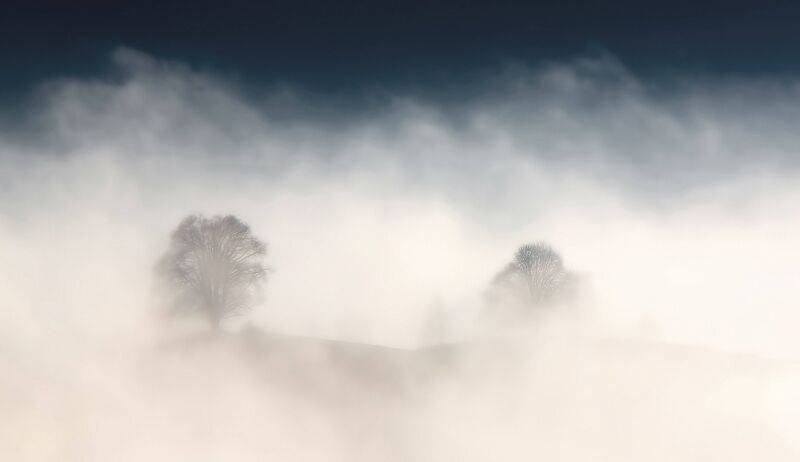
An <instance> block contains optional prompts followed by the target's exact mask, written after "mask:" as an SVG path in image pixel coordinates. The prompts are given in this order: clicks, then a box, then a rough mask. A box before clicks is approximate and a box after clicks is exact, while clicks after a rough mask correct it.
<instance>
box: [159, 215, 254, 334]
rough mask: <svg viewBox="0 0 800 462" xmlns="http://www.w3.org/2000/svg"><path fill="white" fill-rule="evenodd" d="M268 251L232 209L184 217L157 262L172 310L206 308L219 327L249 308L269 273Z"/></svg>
mask: <svg viewBox="0 0 800 462" xmlns="http://www.w3.org/2000/svg"><path fill="white" fill-rule="evenodd" d="M266 252H267V247H266V245H265V244H264V243H263V242H261V241H260V240H259V239H258V238H256V237H255V236H253V235H252V233H251V231H250V227H249V226H247V225H246V224H245V223H243V222H242V221H240V220H239V219H238V218H236V217H234V216H233V215H226V216H215V217H212V218H205V217H203V216H201V215H190V216H188V217H186V218H184V219H183V221H181V223H180V224H179V225H178V227H177V228H176V229H175V231H173V232H172V235H171V238H170V246H169V249H168V250H167V252H166V253H165V254H164V256H163V257H161V259H160V260H159V262H158V265H157V267H156V270H157V276H158V278H159V280H160V281H161V283H162V286H163V287H164V289H165V290H166V293H167V294H168V295H169V298H168V309H169V311H170V312H171V313H176V314H177V313H191V312H197V313H201V314H202V315H204V316H205V317H206V318H207V319H208V321H209V323H210V324H211V326H212V327H213V328H214V329H215V330H216V329H219V327H220V322H221V321H222V320H223V319H225V318H228V317H231V316H237V315H241V314H243V313H245V312H247V311H248V310H249V309H250V308H252V306H253V303H254V301H255V296H256V294H257V293H258V291H259V289H260V287H261V285H262V284H263V282H264V280H265V279H266V274H267V267H266V266H264V264H263V263H262V260H263V258H264V256H265V255H266Z"/></svg>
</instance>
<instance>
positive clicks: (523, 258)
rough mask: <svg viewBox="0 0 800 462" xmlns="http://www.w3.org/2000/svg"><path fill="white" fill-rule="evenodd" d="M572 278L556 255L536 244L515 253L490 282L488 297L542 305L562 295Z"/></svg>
mask: <svg viewBox="0 0 800 462" xmlns="http://www.w3.org/2000/svg"><path fill="white" fill-rule="evenodd" d="M573 279H574V277H573V276H572V275H571V274H570V273H569V272H568V271H567V270H566V269H565V268H564V261H563V260H562V259H561V256H560V255H559V254H558V252H556V251H555V250H553V248H552V247H550V246H549V245H548V244H545V243H543V242H535V243H531V244H526V245H523V246H522V247H520V248H519V250H517V253H516V254H514V259H513V260H512V261H511V263H509V264H508V265H507V266H506V267H505V268H504V269H503V270H502V271H500V272H499V273H498V274H497V275H496V276H495V277H494V279H493V280H492V286H491V288H490V292H489V294H490V296H491V298H492V299H493V301H495V302H504V303H508V302H511V303H514V304H519V305H523V306H529V307H537V306H543V305H547V304H550V303H553V302H556V301H558V299H559V297H560V296H562V295H565V294H566V290H567V289H568V288H570V287H571V285H572V280H573Z"/></svg>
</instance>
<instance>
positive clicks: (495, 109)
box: [0, 48, 800, 461]
mask: <svg viewBox="0 0 800 462" xmlns="http://www.w3.org/2000/svg"><path fill="white" fill-rule="evenodd" d="M110 59H111V61H112V63H113V71H112V72H111V73H110V74H104V75H98V76H96V77H94V78H86V79H53V80H52V81H49V82H48V83H46V84H45V85H43V86H41V87H40V88H39V89H38V91H37V92H36V94H35V96H34V97H32V98H31V99H30V101H28V102H27V104H26V105H25V107H24V108H10V109H7V111H9V114H10V115H9V116H7V117H4V118H3V120H4V121H6V122H5V125H4V127H3V129H2V132H0V158H1V159H2V161H3V164H2V169H1V170H0V306H2V310H0V420H2V421H3V422H5V423H6V425H4V426H2V428H0V458H3V459H9V460H82V461H83V460H108V459H109V458H113V459H115V460H176V459H192V460H264V458H265V457H266V458H275V459H278V460H453V459H458V460H487V459H490V460H530V459H531V458H537V457H538V458H546V459H557V460H567V461H573V460H574V461H579V460H587V459H593V460H615V461H616V460H642V459H643V458H650V459H652V458H655V459H658V458H661V459H663V460H703V461H706V460H726V461H737V460H741V461H745V460H752V459H753V458H756V457H761V458H767V459H769V460H796V457H797V453H798V451H800V448H798V447H797V442H798V441H800V439H798V435H797V433H796V432H797V430H796V428H797V423H798V415H800V414H798V407H797V406H798V403H800V401H798V397H797V392H796V390H797V389H798V387H797V382H798V376H797V373H798V369H797V365H796V364H795V361H796V358H798V356H799V355H800V343H798V341H797V339H796V335H795V331H796V329H795V326H796V325H797V321H798V317H799V316H800V315H798V313H797V311H796V307H797V303H796V301H797V296H796V290H795V285H796V281H797V276H798V269H797V268H798V267H797V256H798V254H799V253H800V247H799V246H798V244H797V236H798V235H800V234H799V233H798V231H800V225H799V224H798V221H797V219H796V216H797V210H798V206H800V187H799V186H798V184H800V182H798V181H797V180H798V168H799V167H800V164H798V157H797V156H796V153H795V150H796V146H798V145H800V144H799V143H798V141H800V140H799V139H798V137H800V135H798V133H800V131H798V130H797V127H796V125H797V124H796V121H797V120H800V118H798V116H800V114H798V111H800V109H798V108H800V104H799V103H800V94H799V93H798V88H800V85H798V82H797V81H795V80H792V79H785V78H782V79H777V78H776V79H770V78H761V79H747V78H742V79H726V78H719V77H709V76H706V77H696V76H691V75H685V76H682V77H679V78H675V79H674V81H670V82H668V83H667V84H657V83H654V82H651V81H647V80H643V79H641V78H639V77H637V76H636V75H634V74H633V73H631V72H630V71H629V70H627V69H626V67H625V66H624V63H621V62H619V61H618V60H616V59H615V58H614V57H613V56H610V55H605V54H601V55H599V56H588V57H579V58H576V59H573V60H567V61H563V62H555V63H550V64H546V65H543V66H541V67H536V68H528V67H524V66H509V67H506V68H502V69H498V70H497V71H496V72H494V73H487V74H486V75H484V76H481V77H480V78H478V79H476V81H475V82H470V83H467V84H466V85H465V87H464V88H463V89H461V90H458V89H457V90H458V91H454V94H453V96H452V97H449V98H445V99H436V98H432V97H428V96H426V95H424V94H413V93H410V94H391V95H388V96H387V95H383V96H380V97H377V101H378V103H376V104H375V105H374V106H370V107H368V108H364V107H349V106H346V105H343V106H339V105H337V104H336V103H335V102H330V101H320V100H314V99H313V98H312V99H309V98H307V97H305V96H303V92H302V89H295V88H292V87H291V86H287V87H282V88H274V89H265V90H264V93H265V94H267V95H268V96H267V97H265V98H264V99H263V100H255V101H254V100H252V99H249V98H247V97H245V96H243V93H242V92H241V91H240V89H239V88H238V87H237V86H236V85H235V84H234V83H231V82H229V81H226V80H225V79H223V78H221V77H219V76H216V75H213V74H210V73H204V72H200V71H198V70H196V69H193V68H190V67H188V66H186V65H184V64H181V63H179V62H174V61H165V60H161V59H158V58H157V57H152V56H148V55H145V54H143V53H140V52H137V51H135V50H131V49H124V48H123V49H119V50H117V51H116V52H115V53H114V54H113V56H112V57H111V58H110ZM459 91H460V93H459ZM328 114H333V115H335V117H330V116H328ZM191 213H201V214H205V215H207V216H214V215H216V214H228V213H230V214H234V215H236V216H237V217H240V218H242V219H243V220H244V221H245V222H246V223H248V224H249V225H250V227H251V229H252V232H253V233H254V235H256V236H258V237H259V238H260V239H263V240H264V241H266V242H267V243H268V244H269V254H268V257H267V258H268V263H269V266H270V267H272V268H273V269H274V271H273V272H272V273H270V275H269V278H268V281H267V285H266V292H265V298H264V300H263V301H261V302H260V303H259V304H258V305H257V306H255V307H254V309H253V312H252V315H251V316H250V317H248V318H244V319H233V320H230V321H226V323H223V324H224V325H223V330H224V331H225V333H223V334H220V335H218V336H208V337H207V336H205V335H204V334H203V331H204V329H205V326H202V325H199V323H198V325H193V324H192V322H193V321H192V320H191V319H188V320H177V321H176V320H166V319H162V318H160V317H159V316H157V315H156V314H155V313H156V310H155V305H156V300H155V298H156V294H155V293H154V290H153V267H154V265H155V263H156V261H157V259H158V257H159V256H160V255H162V254H163V252H164V251H165V250H166V248H167V246H168V239H169V233H170V232H171V231H172V230H173V229H174V228H175V226H176V225H177V224H178V222H179V221H180V220H181V219H182V218H183V217H185V216H186V215H187V214H191ZM535 240H546V241H548V242H550V243H551V244H552V245H553V246H554V248H556V249H558V250H559V252H560V254H561V256H563V259H564V262H565V264H566V265H567V267H568V268H569V269H570V270H571V271H574V272H575V273H576V274H578V275H580V276H581V278H582V281H585V286H584V287H583V289H582V294H581V295H582V297H581V298H580V302H579V303H576V304H575V305H574V306H571V307H569V308H568V309H567V308H564V309H554V310H552V311H551V312H548V313H547V314H544V315H542V316H541V317H536V318H535V319H531V320H529V321H530V322H529V325H522V326H515V327H516V328H509V327H508V326H496V325H492V324H490V323H487V322H485V318H483V317H482V313H483V312H484V310H485V309H486V300H485V293H486V289H487V287H488V286H489V284H490V282H491V280H492V278H493V277H494V275H495V274H497V272H498V271H500V270H502V269H503V268H504V267H505V266H506V265H507V264H508V262H509V261H510V259H511V258H512V257H513V255H514V251H515V250H516V249H517V248H518V247H519V246H520V245H521V244H523V243H526V242H531V241H535ZM433 313H439V315H441V316H442V319H444V320H445V321H444V323H445V328H444V329H443V330H442V333H441V338H440V339H439V341H440V342H441V343H443V344H445V345H444V346H441V345H440V346H438V347H436V346H431V344H436V343H438V342H431V341H430V339H427V340H425V341H423V338H424V337H426V336H425V335H424V332H425V326H426V323H428V321H429V320H430V317H431V316H432V314H433ZM439 315H437V316H439ZM678 345H682V346H678ZM45 435H46V436H45Z"/></svg>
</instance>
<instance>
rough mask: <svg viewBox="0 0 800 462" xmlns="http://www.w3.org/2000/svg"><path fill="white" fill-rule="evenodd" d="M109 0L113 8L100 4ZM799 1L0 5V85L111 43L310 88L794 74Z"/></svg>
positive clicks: (104, 51)
mask: <svg viewBox="0 0 800 462" xmlns="http://www.w3.org/2000/svg"><path fill="white" fill-rule="evenodd" d="M112 3H113V5H112ZM798 44H800V2H790V1H769V0H765V1H759V2H749V3H739V2H732V1H719V2H692V1H672V2H644V1H636V2H627V1H616V2H608V1H588V2H569V1H547V2H509V1H493V2H486V3H479V2H474V1H473V2H466V1H465V2H454V1H439V2H413V1H396V2H345V1H341V2H333V1H331V2H310V1H301V0H294V1H285V2H239V1H214V2H210V1H205V0H199V1H191V2H189V1H187V2H177V1H157V2H154V1H137V2H116V3H114V2H103V1H99V0H95V1H80V0H75V1H70V2H67V1H63V2H53V3H52V4H51V3H49V2H41V1H35V0H29V1H27V2H20V4H19V5H16V6H14V5H10V4H8V3H7V4H6V6H3V7H0V62H2V66H1V69H2V71H1V72H0V85H2V91H3V92H16V91H18V90H19V89H20V88H24V87H29V86H30V85H32V84H35V83H36V82H38V81H41V80H42V79H46V78H49V77H53V76H57V75H91V74H95V73H97V72H101V71H102V70H103V68H104V66H106V65H107V64H108V55H109V53H110V51H111V50H112V49H114V48H115V47H117V46H121V45H124V46H128V47H132V48H136V49H139V50H142V51H145V52H147V53H151V54H154V55H156V56H159V57H167V58H175V59H179V60H182V61H185V62H188V63H190V64H192V65H194V66H197V67H199V68H207V69H212V70H214V71H217V72H221V73H223V74H225V75H230V76H233V77H235V78H239V79H242V80H244V81H253V82H262V81H265V80H266V81H274V80H279V81H285V82H291V83H293V84H297V85H301V86H306V87H308V88H316V89H319V90H322V91H338V90H348V89H358V88H361V87H364V86H367V87H369V86H372V87H374V86H383V85H385V86H394V85H408V84H412V85H424V84H425V82H434V81H436V82H442V81H447V80H448V79H452V78H458V77H459V76H461V75H464V74H468V73H470V72H472V71H481V70H485V69H491V68H494V67H497V66H498V65H501V64H502V63H504V62H508V61H521V62H527V63H535V62H538V61H541V60H543V59H559V58H569V57H572V56H575V55H577V54H581V53H585V52H587V51H588V50H592V49H604V50H607V51H609V52H611V53H613V54H614V55H616V56H617V57H619V58H620V59H621V60H622V61H623V62H624V63H625V64H626V65H627V66H629V67H631V68H632V69H634V70H635V71H637V72H640V73H661V72H674V71H678V72H684V71H692V72H711V73H726V74H767V73H769V74H773V73H782V72H791V73H794V72H796V71H797V70H798V69H800V59H799V58H798V55H797V47H798Z"/></svg>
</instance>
